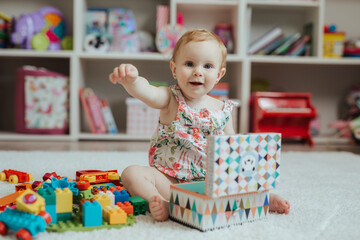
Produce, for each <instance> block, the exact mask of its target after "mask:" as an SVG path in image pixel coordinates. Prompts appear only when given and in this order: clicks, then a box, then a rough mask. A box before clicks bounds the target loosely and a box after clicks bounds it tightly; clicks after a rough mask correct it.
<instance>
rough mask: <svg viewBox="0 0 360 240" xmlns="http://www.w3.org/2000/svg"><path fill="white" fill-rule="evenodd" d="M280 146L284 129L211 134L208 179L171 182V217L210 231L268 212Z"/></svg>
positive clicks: (275, 182) (208, 151)
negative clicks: (249, 132)
mask: <svg viewBox="0 0 360 240" xmlns="http://www.w3.org/2000/svg"><path fill="white" fill-rule="evenodd" d="M280 148H281V134H279V133H259V134H237V135H230V136H225V135H222V136H210V137H208V147H207V164H206V165H207V173H206V179H205V181H202V182H190V183H183V184H173V185H171V186H170V218H171V219H173V220H175V221H179V222H181V223H183V224H186V225H189V226H191V227H194V228H197V229H199V230H201V231H207V230H211V229H214V228H221V227H225V226H229V225H235V224H241V223H243V222H248V221H253V220H256V219H260V218H263V217H265V216H266V215H267V214H268V211H269V189H273V188H275V187H276V186H277V185H278V181H279V173H280V172H279V171H280Z"/></svg>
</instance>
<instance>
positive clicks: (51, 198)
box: [37, 188, 58, 223]
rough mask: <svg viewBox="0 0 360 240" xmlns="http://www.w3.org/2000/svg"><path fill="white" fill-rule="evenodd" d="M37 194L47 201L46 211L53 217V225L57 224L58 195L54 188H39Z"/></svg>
mask: <svg viewBox="0 0 360 240" xmlns="http://www.w3.org/2000/svg"><path fill="white" fill-rule="evenodd" d="M37 193H38V194H39V195H40V196H42V197H43V198H44V199H45V211H46V212H48V213H49V214H50V216H51V219H52V220H51V223H57V221H58V220H57V213H56V195H55V192H54V189H52V188H46V189H44V188H39V190H38V191H37Z"/></svg>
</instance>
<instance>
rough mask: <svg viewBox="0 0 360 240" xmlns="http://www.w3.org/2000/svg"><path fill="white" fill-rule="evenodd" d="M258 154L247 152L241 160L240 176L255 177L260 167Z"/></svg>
mask: <svg viewBox="0 0 360 240" xmlns="http://www.w3.org/2000/svg"><path fill="white" fill-rule="evenodd" d="M258 159H259V157H258V154H257V153H255V152H247V153H245V154H244V155H242V156H241V158H240V174H241V175H243V176H245V177H250V176H253V175H254V174H255V172H256V168H257V165H258V162H259V161H258Z"/></svg>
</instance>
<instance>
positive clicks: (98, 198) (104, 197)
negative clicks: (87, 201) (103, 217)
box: [93, 194, 111, 209]
mask: <svg viewBox="0 0 360 240" xmlns="http://www.w3.org/2000/svg"><path fill="white" fill-rule="evenodd" d="M93 199H94V200H96V201H98V202H99V203H100V205H101V206H102V209H104V208H106V207H107V206H111V200H110V198H109V196H107V195H105V194H104V195H101V196H100V195H95V196H94V198H93Z"/></svg>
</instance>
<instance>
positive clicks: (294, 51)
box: [286, 35, 310, 56]
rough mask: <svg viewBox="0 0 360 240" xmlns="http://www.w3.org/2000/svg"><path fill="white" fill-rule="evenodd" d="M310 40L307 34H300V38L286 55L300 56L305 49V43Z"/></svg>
mask: <svg viewBox="0 0 360 240" xmlns="http://www.w3.org/2000/svg"><path fill="white" fill-rule="evenodd" d="M309 40H310V36H309V35H304V36H301V38H300V39H299V40H298V41H297V42H296V43H294V44H293V45H292V46H291V48H290V49H289V51H288V52H287V53H286V55H289V56H301V55H303V54H304V53H305V50H306V44H307V42H308V41H309Z"/></svg>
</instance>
